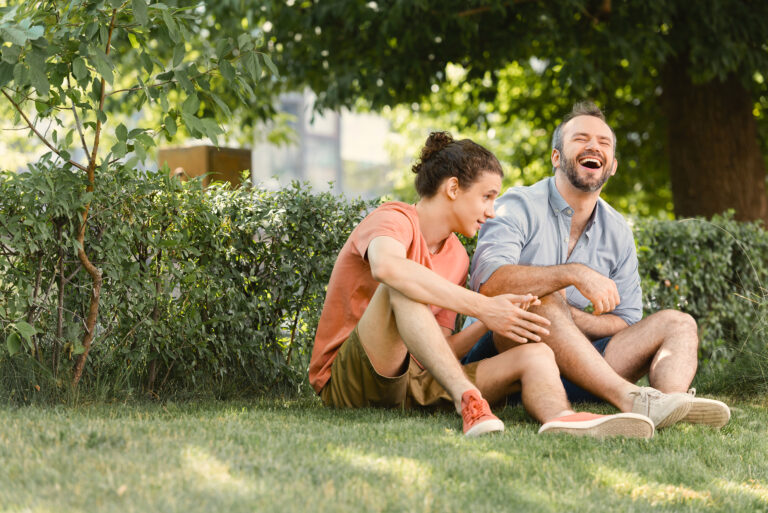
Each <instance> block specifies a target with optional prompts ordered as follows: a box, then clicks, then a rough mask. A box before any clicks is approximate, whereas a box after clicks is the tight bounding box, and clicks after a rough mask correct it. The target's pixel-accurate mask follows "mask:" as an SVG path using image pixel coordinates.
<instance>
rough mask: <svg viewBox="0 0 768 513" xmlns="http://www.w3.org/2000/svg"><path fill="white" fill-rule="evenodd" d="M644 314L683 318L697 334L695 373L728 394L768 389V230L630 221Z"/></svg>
mask: <svg viewBox="0 0 768 513" xmlns="http://www.w3.org/2000/svg"><path fill="white" fill-rule="evenodd" d="M634 233H635V238H636V240H637V248H638V259H639V261H640V276H641V278H642V287H643V292H644V310H645V313H646V314H648V313H652V312H655V311H657V310H660V309H663V308H675V309H679V310H682V311H684V312H687V313H690V314H691V315H692V316H693V317H694V318H695V319H696V320H697V322H698V325H699V336H700V341H701V342H700V351H699V353H700V359H699V376H698V377H697V381H698V382H699V383H701V384H703V385H705V386H707V387H708V388H712V389H718V390H721V391H728V392H741V391H754V390H766V389H768V289H767V288H766V287H768V232H766V231H765V230H764V229H763V228H762V225H761V224H759V223H743V222H738V221H734V220H733V218H732V216H731V215H730V214H728V215H725V216H715V217H714V218H712V219H711V220H709V221H707V220H704V219H686V220H681V221H658V220H650V219H641V220H637V221H636V222H635V226H634Z"/></svg>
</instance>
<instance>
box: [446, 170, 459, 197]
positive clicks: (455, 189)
mask: <svg viewBox="0 0 768 513" xmlns="http://www.w3.org/2000/svg"><path fill="white" fill-rule="evenodd" d="M443 187H444V188H445V193H446V194H447V195H448V197H449V198H450V199H452V200H455V199H456V198H457V197H458V195H459V179H458V178H456V177H455V176H452V177H450V178H448V179H447V180H446V181H445V183H444V184H443Z"/></svg>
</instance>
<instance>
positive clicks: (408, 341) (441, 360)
mask: <svg viewBox="0 0 768 513" xmlns="http://www.w3.org/2000/svg"><path fill="white" fill-rule="evenodd" d="M358 328H359V329H358V331H359V335H360V342H361V343H362V345H363V347H364V348H365V352H366V354H367V355H368V358H369V359H370V361H371V364H372V365H373V368H374V369H376V372H378V373H379V374H381V375H382V376H396V375H398V374H401V373H402V372H403V366H404V363H405V358H406V356H407V354H408V352H410V353H411V354H413V356H415V357H416V359H417V360H418V361H419V362H421V364H422V365H424V367H425V368H426V369H427V370H429V372H430V373H431V374H432V375H433V376H434V377H435V379H436V380H437V382H438V383H440V384H441V385H442V386H443V388H445V390H446V391H447V392H448V394H449V395H450V396H451V398H452V399H453V402H454V405H455V406H456V411H457V412H460V411H461V396H462V395H463V394H464V392H466V391H467V390H471V389H476V387H475V385H473V384H472V382H470V381H469V379H467V376H466V375H465V374H464V371H463V370H462V368H461V364H459V362H458V360H457V359H456V356H455V355H454V354H453V351H452V350H451V348H450V346H449V345H448V342H446V340H445V336H444V335H443V333H442V331H441V330H440V326H439V325H438V324H437V321H436V320H435V316H434V315H433V314H432V311H431V310H430V308H429V307H428V306H427V305H424V304H422V303H418V302H416V301H413V300H411V299H409V298H408V297H406V296H404V295H403V294H401V293H400V292H398V291H396V290H395V289H392V288H390V287H388V286H386V285H384V284H381V285H379V287H378V288H377V289H376V292H375V293H374V294H373V297H372V298H371V302H370V303H369V305H368V308H366V310H365V313H364V314H363V316H362V317H361V318H360V321H359V324H358ZM481 393H482V392H481Z"/></svg>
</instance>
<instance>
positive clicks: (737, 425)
mask: <svg viewBox="0 0 768 513" xmlns="http://www.w3.org/2000/svg"><path fill="white" fill-rule="evenodd" d="M590 409H592V410H597V411H607V410H604V409H603V410H601V409H600V407H592V408H590ZM498 413H499V415H500V417H502V419H503V420H504V421H505V422H506V424H507V431H506V432H505V433H504V434H501V435H497V436H492V437H485V438H480V439H465V438H464V437H462V436H461V432H460V420H459V418H458V416H456V415H453V414H447V413H437V414H423V413H418V412H400V411H382V410H362V411H343V412H342V411H333V410H328V409H325V408H323V407H322V406H320V405H319V404H318V402H317V401H314V400H303V401H299V402H289V401H286V402H283V401H279V400H271V401H253V402H205V403H202V404H201V403H184V404H165V405H161V404H133V405H104V404H100V405H94V406H78V407H40V406H31V407H21V408H13V407H8V406H6V407H0V426H2V427H1V428H0V512H6V511H24V512H57V513H58V512H68V511H99V512H102V511H107V512H109V511H115V512H118V511H119V512H129V511H141V512H144V511H162V512H174V511H179V512H184V513H192V512H198V511H199V512H219V511H221V512H239V511H243V512H245V511H248V512H251V511H258V512H270V511H275V512H278V511H279V512H285V511H301V512H303V511H349V512H358V511H419V512H421V511H434V512H447V511H457V512H470V511H489V512H490V511H494V512H495V511H544V512H549V511H552V512H555V511H558V512H559V511H579V512H581V511H600V512H607V511H660V510H661V511H664V510H667V511H729V512H735V511H766V510H768V399H765V398H760V399H751V400H750V399H746V400H744V399H742V400H740V401H739V402H737V403H734V407H733V418H732V420H731V422H730V424H729V425H728V426H726V427H725V428H724V429H722V430H720V431H717V430H712V429H708V428H704V427H701V426H691V425H678V426H674V427H672V428H668V429H666V430H662V431H661V432H660V433H657V434H656V436H655V437H654V438H653V439H652V440H650V441H641V440H627V439H612V440H606V441H596V440H592V439H582V438H571V437H565V436H559V437H556V436H550V437H544V436H537V435H536V430H537V429H538V425H537V424H535V423H533V422H532V421H531V420H529V419H528V418H527V416H526V414H525V413H524V412H523V410H522V409H521V408H519V407H517V408H506V409H504V410H501V411H499V412H498Z"/></svg>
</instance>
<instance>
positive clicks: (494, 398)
mask: <svg viewBox="0 0 768 513" xmlns="http://www.w3.org/2000/svg"><path fill="white" fill-rule="evenodd" d="M476 379H477V388H479V389H480V392H481V393H482V394H483V397H485V398H486V399H487V400H488V401H489V402H491V403H494V402H498V401H501V400H504V398H506V397H507V396H508V395H510V394H512V393H515V392H518V391H520V389H521V387H522V399H523V405H524V406H525V409H526V411H527V412H528V413H529V414H530V416H531V417H533V418H534V419H536V420H538V421H539V422H541V423H544V422H547V421H548V420H551V419H554V418H557V417H562V416H564V415H568V414H570V413H573V410H571V405H570V404H569V403H568V399H567V397H566V395H565V390H564V389H563V383H562V382H561V381H560V371H559V370H558V368H557V363H556V362H555V355H554V353H553V352H552V350H551V349H550V348H549V346H547V345H546V344H539V343H535V342H530V343H528V344H522V345H520V346H517V347H513V348H511V349H509V350H508V351H504V352H503V353H499V354H498V355H496V356H494V357H492V358H487V359H485V360H482V361H480V363H479V364H478V366H477V378H476Z"/></svg>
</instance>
